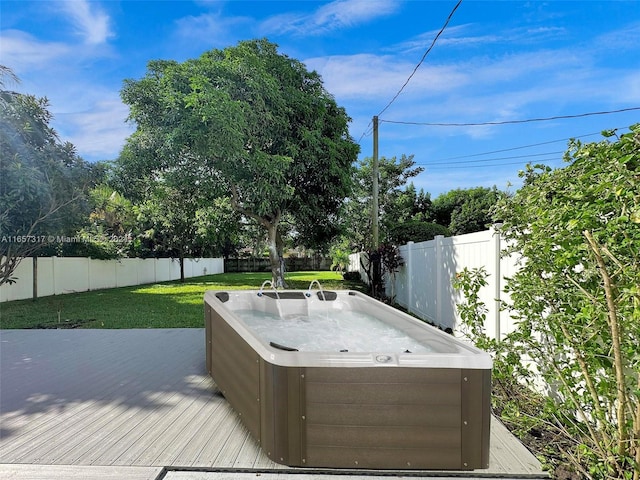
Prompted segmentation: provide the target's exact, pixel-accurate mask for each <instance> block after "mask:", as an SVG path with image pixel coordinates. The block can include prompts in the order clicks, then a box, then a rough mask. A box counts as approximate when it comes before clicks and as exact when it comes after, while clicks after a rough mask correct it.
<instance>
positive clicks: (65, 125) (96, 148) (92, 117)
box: [54, 94, 134, 161]
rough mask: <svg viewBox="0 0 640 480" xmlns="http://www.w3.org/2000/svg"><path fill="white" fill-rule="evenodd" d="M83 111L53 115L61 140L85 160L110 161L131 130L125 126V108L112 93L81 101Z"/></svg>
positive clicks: (126, 111)
mask: <svg viewBox="0 0 640 480" xmlns="http://www.w3.org/2000/svg"><path fill="white" fill-rule="evenodd" d="M84 101H85V102H87V103H88V105H87V107H88V108H87V109H86V110H85V111H81V112H73V113H66V114H56V115H55V122H54V124H55V126H56V129H57V130H58V133H59V134H60V137H61V138H62V140H64V141H69V142H71V143H72V144H73V145H75V147H76V150H77V151H78V153H79V154H80V156H82V157H83V158H84V159H85V160H90V161H95V160H113V159H115V158H116V157H117V156H118V154H119V153H120V150H121V149H122V147H123V145H124V142H125V139H126V138H127V137H128V136H129V135H131V134H132V133H133V131H134V127H133V126H132V125H130V124H127V123H125V120H126V118H127V116H128V115H129V109H128V107H127V106H126V105H124V104H123V103H122V102H121V101H120V99H119V98H118V97H117V95H115V94H105V95H104V96H103V97H102V98H100V99H95V98H85V99H84Z"/></svg>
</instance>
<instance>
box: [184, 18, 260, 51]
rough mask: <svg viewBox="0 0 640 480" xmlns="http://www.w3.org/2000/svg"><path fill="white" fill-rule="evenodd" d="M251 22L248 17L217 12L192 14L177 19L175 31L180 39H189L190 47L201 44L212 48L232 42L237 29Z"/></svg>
mask: <svg viewBox="0 0 640 480" xmlns="http://www.w3.org/2000/svg"><path fill="white" fill-rule="evenodd" d="M251 22H252V20H251V19H250V18H248V17H224V16H223V15H221V14H220V13H215V12H212V13H205V14H202V15H198V16H193V15H190V16H187V17H183V18H180V19H178V20H176V22H175V23H176V32H175V33H176V36H177V38H178V39H179V40H180V41H187V42H188V43H189V46H190V48H194V47H198V48H199V46H200V45H205V46H206V47H207V48H212V47H215V46H216V44H218V45H220V46H223V45H224V46H226V45H227V44H229V43H231V42H232V40H231V39H232V38H234V33H235V30H236V29H239V28H240V27H244V26H245V25H246V24H249V23H251ZM233 43H235V42H233Z"/></svg>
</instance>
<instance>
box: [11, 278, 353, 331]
mask: <svg viewBox="0 0 640 480" xmlns="http://www.w3.org/2000/svg"><path fill="white" fill-rule="evenodd" d="M286 278H287V283H288V285H289V288H291V289H296V290H299V289H301V290H306V289H307V288H309V283H310V282H311V280H314V279H317V280H319V281H320V284H321V285H322V288H324V289H327V290H331V289H354V290H363V288H364V287H363V286H362V285H361V284H358V283H351V282H346V281H344V280H342V276H341V275H340V274H338V273H335V272H324V271H323V272H291V273H288V274H287V276H286ZM270 279H271V273H270V272H265V273H222V274H218V275H207V276H204V277H196V278H189V279H187V280H186V281H185V283H180V282H166V283H158V284H150V285H137V286H135V287H123V288H112V289H109V290H96V291H93V292H82V293H72V294H68V295H56V296H51V297H43V298H38V299H36V300H18V301H14V302H6V303H0V328H167V327H203V326H204V307H203V295H204V292H205V290H231V289H259V288H260V285H262V282H264V281H265V280H270ZM314 288H317V287H314Z"/></svg>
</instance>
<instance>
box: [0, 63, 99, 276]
mask: <svg viewBox="0 0 640 480" xmlns="http://www.w3.org/2000/svg"><path fill="white" fill-rule="evenodd" d="M5 71H8V70H6V69H5V70H2V72H5ZM48 107H49V103H48V100H47V99H46V98H37V97H35V96H33V95H24V94H19V93H15V92H10V91H7V90H2V91H0V152H2V154H1V155H0V285H2V284H3V283H6V282H11V281H13V272H14V271H15V269H16V268H17V266H18V264H19V263H20V261H21V260H22V259H23V258H24V257H27V256H30V255H32V254H33V253H35V252H37V251H38V250H40V249H41V248H42V247H43V245H45V244H47V243H48V242H51V240H52V239H53V240H54V241H55V238H56V236H57V235H60V234H61V233H66V232H67V231H68V230H69V229H71V228H73V225H74V223H75V222H76V221H79V219H80V218H81V217H82V216H83V215H86V213H87V212H86V209H85V202H84V200H85V197H84V192H85V188H86V187H87V185H89V183H90V182H91V181H92V168H91V166H90V165H88V164H87V163H86V162H84V161H83V160H82V159H81V158H80V157H79V156H78V155H77V154H76V152H75V149H74V147H73V145H71V144H70V143H62V142H60V141H59V139H58V136H57V134H56V132H55V131H54V129H53V128H52V127H51V126H50V122H51V119H52V115H51V113H50V112H49V109H48Z"/></svg>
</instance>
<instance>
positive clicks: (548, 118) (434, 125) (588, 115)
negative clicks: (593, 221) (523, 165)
mask: <svg viewBox="0 0 640 480" xmlns="http://www.w3.org/2000/svg"><path fill="white" fill-rule="evenodd" d="M633 110H640V107H629V108H621V109H619V110H607V111H603V112H589V113H579V114H576V115H558V116H555V117H543V118H529V119H526V120H504V121H500V122H479V123H430V122H404V121H400V120H384V119H380V123H383V122H384V123H395V124H400V125H422V126H429V127H480V126H485V125H508V124H517V123H531V122H546V121H549V120H562V119H567V118H580V117H590V116H593V115H609V114H611V113H621V112H631V111H633Z"/></svg>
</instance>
